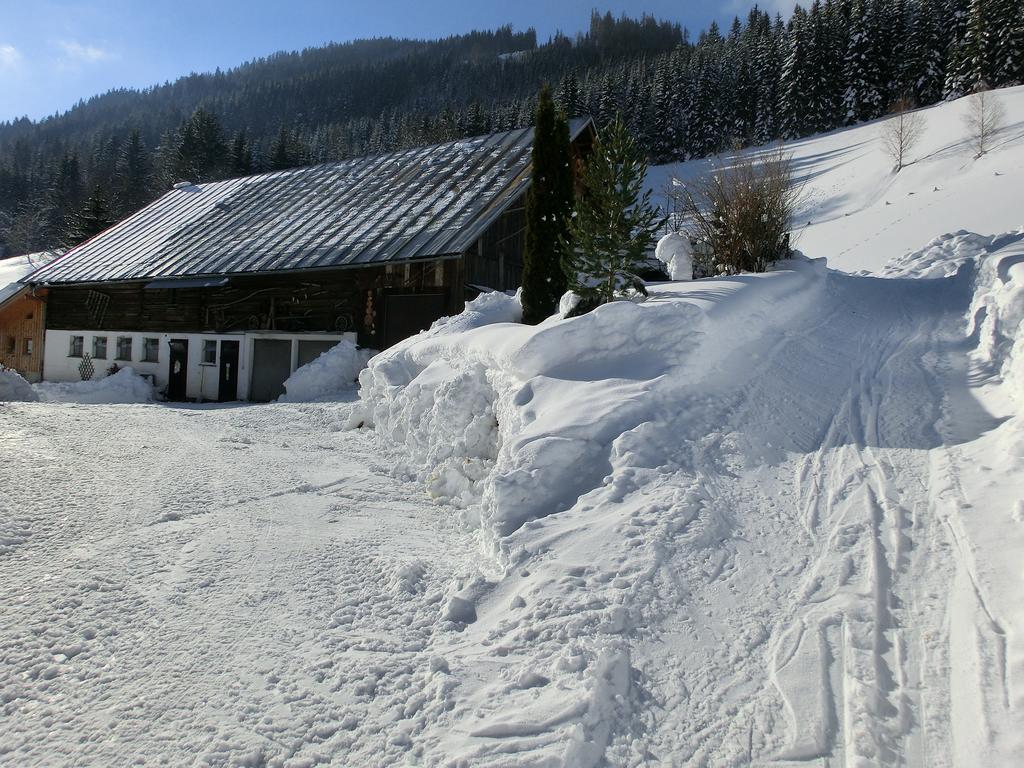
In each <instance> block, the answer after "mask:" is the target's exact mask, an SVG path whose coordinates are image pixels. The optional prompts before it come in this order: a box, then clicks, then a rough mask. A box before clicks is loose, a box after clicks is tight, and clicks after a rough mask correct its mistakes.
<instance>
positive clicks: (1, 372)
mask: <svg viewBox="0 0 1024 768" xmlns="http://www.w3.org/2000/svg"><path fill="white" fill-rule="evenodd" d="M38 399H39V395H37V394H36V392H35V390H34V389H32V385H31V384H29V383H28V382H27V381H25V379H23V378H22V377H21V374H19V373H18V372H17V371H15V370H13V369H11V368H5V367H4V366H2V365H0V403H5V402H6V403H10V402H35V401H36V400H38Z"/></svg>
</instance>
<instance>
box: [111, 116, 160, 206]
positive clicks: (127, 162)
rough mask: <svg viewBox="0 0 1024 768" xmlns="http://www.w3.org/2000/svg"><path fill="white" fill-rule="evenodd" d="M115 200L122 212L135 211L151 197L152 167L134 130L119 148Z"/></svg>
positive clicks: (138, 134) (144, 147) (138, 135)
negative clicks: (120, 148)
mask: <svg viewBox="0 0 1024 768" xmlns="http://www.w3.org/2000/svg"><path fill="white" fill-rule="evenodd" d="M117 178H118V183H117V198H118V200H117V202H118V206H119V208H120V209H121V213H122V214H129V213H132V212H134V211H137V210H138V209H139V208H141V207H142V206H144V205H145V204H146V203H147V202H149V200H150V199H151V195H152V188H151V187H152V168H151V165H150V159H149V154H148V152H147V151H146V146H145V144H144V143H143V141H142V136H141V134H140V133H139V132H138V131H137V130H135V131H132V132H131V133H130V134H128V140H127V141H126V142H125V145H124V148H123V149H122V150H121V157H120V159H119V161H118V166H117Z"/></svg>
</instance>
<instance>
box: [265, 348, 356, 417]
mask: <svg viewBox="0 0 1024 768" xmlns="http://www.w3.org/2000/svg"><path fill="white" fill-rule="evenodd" d="M372 356H373V352H371V351H370V350H368V349H359V348H358V347H356V345H355V344H353V343H352V342H351V341H349V340H348V339H344V340H342V341H341V342H339V343H338V344H337V345H335V346H333V347H331V348H330V349H329V350H327V351H326V352H324V353H323V354H321V355H320V356H319V357H317V358H316V359H315V360H313V361H311V362H309V363H306V364H305V365H304V366H302V367H301V368H298V369H296V371H295V372H294V373H292V375H291V376H289V377H288V378H287V379H286V380H285V382H284V388H285V394H283V395H281V397H279V398H278V402H281V403H311V402H315V401H317V400H330V399H332V398H337V397H339V396H342V395H345V394H348V393H351V392H352V390H353V389H354V387H355V383H356V379H358V377H359V372H360V371H361V370H363V368H365V367H366V361H367V360H369V359H370V357H372Z"/></svg>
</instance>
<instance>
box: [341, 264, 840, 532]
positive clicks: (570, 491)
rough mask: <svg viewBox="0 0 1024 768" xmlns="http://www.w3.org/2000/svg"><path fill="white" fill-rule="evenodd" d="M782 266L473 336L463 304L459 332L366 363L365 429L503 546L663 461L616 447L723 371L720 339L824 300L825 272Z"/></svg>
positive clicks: (635, 447) (631, 445)
mask: <svg viewBox="0 0 1024 768" xmlns="http://www.w3.org/2000/svg"><path fill="white" fill-rule="evenodd" d="M779 266H780V269H779V270H778V271H776V272H773V273H770V274H765V275H740V276H736V277H731V278H722V279H719V280H713V281H701V282H695V283H692V284H688V285H686V286H680V285H678V284H665V285H659V286H653V287H652V289H651V298H650V300H649V301H647V302H645V303H643V304H634V303H632V302H615V303H613V304H608V305H605V306H603V307H600V308H598V309H597V310H595V311H594V312H591V313H589V314H586V315H583V316H581V317H578V318H572V319H569V320H554V321H550V322H547V323H544V324H542V325H540V326H536V327H530V326H522V325H513V324H509V323H496V324H490V325H487V326H481V327H473V322H472V319H473V315H474V314H475V311H474V309H473V308H470V307H467V317H465V318H462V319H459V318H456V319H455V320H454V321H452V322H450V323H449V324H448V326H447V327H457V328H460V330H459V331H457V332H451V333H446V334H443V335H439V334H436V333H435V334H433V335H432V334H431V333H429V332H428V333H427V334H421V335H420V336H416V337H413V338H411V339H408V340H406V341H405V342H402V343H401V344H398V345H396V346H395V347H393V348H391V349H389V350H388V351H387V352H385V353H384V354H381V355H379V356H377V357H376V358H374V359H373V360H372V361H371V362H370V364H369V366H368V367H367V369H366V370H365V371H364V372H363V373H362V374H361V376H360V384H361V391H360V396H361V398H362V401H363V404H364V407H365V410H366V412H367V417H368V418H367V422H368V423H372V424H375V425H376V428H377V431H378V432H379V433H380V434H381V435H382V436H383V437H385V438H386V439H387V440H388V441H389V442H391V443H393V444H395V445H398V446H401V447H402V448H403V449H404V451H405V453H406V455H407V456H408V458H409V465H408V469H409V471H410V472H411V473H412V474H414V475H415V476H417V477H418V478H419V479H420V480H422V481H424V482H425V483H426V484H427V486H428V488H429V490H430V492H431V493H432V494H433V495H434V496H435V497H437V498H439V499H442V500H446V501H449V502H451V503H454V504H457V505H459V506H462V507H464V508H465V507H470V508H471V510H470V515H469V519H470V520H471V521H473V522H478V523H479V524H480V525H481V526H482V527H483V528H484V529H485V531H486V532H488V533H489V534H491V535H492V536H494V537H498V538H500V537H501V536H503V535H507V534H508V533H510V532H511V531H514V530H515V529H517V528H519V527H520V526H521V525H523V523H525V522H526V521H528V520H531V519H536V518H540V517H544V516H546V515H550V514H552V513H554V512H558V511H560V510H564V509H567V508H569V507H571V506H572V505H573V504H574V503H575V502H576V500H577V499H578V498H579V496H580V495H581V494H582V493H585V492H586V491H588V490H590V489H592V488H594V487H596V486H598V485H600V482H601V478H602V477H603V476H604V475H605V474H606V473H607V470H608V468H609V466H610V462H611V461H612V460H613V457H614V456H615V455H621V454H623V453H628V454H629V455H630V457H631V458H637V456H638V455H639V454H643V458H642V459H639V460H641V461H646V462H657V460H658V458H657V457H658V455H659V452H660V451H661V448H662V447H663V446H659V445H658V444H646V445H645V444H644V443H643V441H639V442H634V439H635V438H628V439H625V442H623V440H620V437H622V436H623V435H625V434H626V433H627V432H629V431H630V430H633V429H636V428H638V427H641V425H645V424H648V425H649V427H650V428H649V429H648V430H647V432H648V433H650V434H649V435H648V437H650V435H653V434H654V433H655V432H656V431H657V430H656V427H655V424H656V423H658V422H659V421H662V420H663V411H664V410H665V409H669V410H672V409H674V408H676V407H677V406H678V404H677V403H674V402H673V394H674V393H676V392H677V391H678V390H679V389H680V387H682V386H687V387H691V386H693V385H694V383H695V381H698V380H700V379H707V378H709V377H711V376H714V375H718V374H719V373H720V372H719V371H716V370H715V364H716V362H717V361H720V360H721V359H722V358H723V354H724V352H725V349H726V347H725V346H724V345H723V344H722V343H721V340H722V339H729V340H730V345H732V346H740V345H746V344H755V343H756V341H757V339H758V338H759V337H760V336H761V335H762V334H764V333H766V332H767V331H768V329H770V328H781V327H785V325H786V324H787V323H789V322H791V321H792V319H793V317H794V316H795V315H797V314H798V313H799V312H800V311H801V310H802V309H804V308H805V307H806V305H807V303H808V302H811V301H813V299H814V297H815V296H817V295H818V294H819V289H820V287H821V285H822V283H823V281H822V277H823V275H824V272H825V268H824V264H823V263H813V262H808V261H806V260H803V261H789V262H784V263H782V264H780V265H779ZM466 328H468V329H467V330H461V329H466ZM661 438H663V439H669V440H670V439H671V435H661Z"/></svg>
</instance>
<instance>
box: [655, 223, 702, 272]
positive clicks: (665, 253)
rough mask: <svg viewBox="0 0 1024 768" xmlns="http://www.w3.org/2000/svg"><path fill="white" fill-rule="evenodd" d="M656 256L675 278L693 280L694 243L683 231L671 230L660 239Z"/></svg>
mask: <svg viewBox="0 0 1024 768" xmlns="http://www.w3.org/2000/svg"><path fill="white" fill-rule="evenodd" d="M654 256H655V258H657V259H658V261H660V262H661V263H663V264H664V265H665V268H666V269H668V274H669V277H671V278H672V279H673V280H693V245H692V244H691V243H690V238H689V237H687V236H686V235H685V234H683V233H681V232H669V233H668V234H667V235H665V236H664V237H663V238H661V240H659V241H658V245H657V247H656V248H655V249H654Z"/></svg>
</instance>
